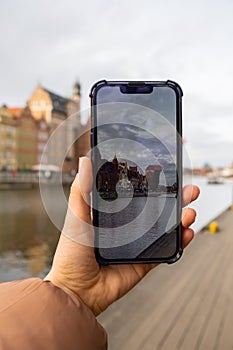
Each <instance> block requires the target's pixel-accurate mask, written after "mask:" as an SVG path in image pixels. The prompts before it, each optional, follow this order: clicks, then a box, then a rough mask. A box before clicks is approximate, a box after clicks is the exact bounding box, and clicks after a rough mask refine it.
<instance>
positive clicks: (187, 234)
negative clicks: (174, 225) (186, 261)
mask: <svg viewBox="0 0 233 350" xmlns="http://www.w3.org/2000/svg"><path fill="white" fill-rule="evenodd" d="M193 237H194V231H193V230H192V229H191V228H184V229H183V231H182V247H183V249H184V248H185V247H187V245H188V244H189V243H190V242H191V241H192V239H193Z"/></svg>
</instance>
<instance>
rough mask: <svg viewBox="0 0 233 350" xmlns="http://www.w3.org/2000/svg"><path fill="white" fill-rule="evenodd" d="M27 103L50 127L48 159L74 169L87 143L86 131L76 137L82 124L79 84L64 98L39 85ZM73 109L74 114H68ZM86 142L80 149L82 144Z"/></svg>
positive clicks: (63, 166)
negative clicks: (71, 93)
mask: <svg viewBox="0 0 233 350" xmlns="http://www.w3.org/2000/svg"><path fill="white" fill-rule="evenodd" d="M28 107H29V108H30V110H31V113H32V115H33V117H34V118H35V120H37V121H39V120H42V119H43V120H44V122H46V123H47V125H48V130H49V136H50V138H49V147H48V163H49V164H51V165H57V166H59V167H60V168H63V170H65V171H71V170H72V169H77V161H78V158H79V156H81V155H84V154H85V152H86V148H87V147H89V143H88V142H87V141H86V139H87V138H88V140H89V133H88V132H87V133H86V135H84V137H82V142H81V141H80V140H78V138H79V135H80V134H81V133H82V132H83V129H84V127H83V126H82V124H81V122H80V117H79V114H78V113H79V111H80V86H79V84H78V83H76V84H75V86H74V91H73V95H72V97H71V98H65V97H62V96H60V95H58V94H55V93H54V92H52V91H50V90H48V89H46V88H44V87H42V86H38V87H37V88H36V90H35V91H34V92H33V94H32V95H31V97H30V98H29V101H28ZM75 113H76V116H75V118H69V117H70V116H71V115H74V114H75ZM55 130H56V132H55ZM84 144H85V147H84V148H83V149H82V147H81V146H83V145H84Z"/></svg>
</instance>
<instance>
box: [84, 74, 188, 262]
mask: <svg viewBox="0 0 233 350" xmlns="http://www.w3.org/2000/svg"><path fill="white" fill-rule="evenodd" d="M118 85H126V86H150V85H153V86H155V87H156V86H158V87H159V86H167V87H170V88H172V89H173V90H174V91H175V94H176V116H177V118H176V124H177V132H178V134H179V135H180V139H181V138H182V96H183V91H182V89H181V87H180V86H179V84H177V83H176V82H174V81H171V80H167V81H107V80H100V81H98V82H96V83H95V84H94V85H93V86H92V88H91V91H90V94H89V96H90V99H91V123H92V124H91V125H92V126H91V135H90V143H91V148H93V147H95V146H96V145H97V142H96V140H97V135H96V133H97V130H96V129H97V128H96V127H95V118H96V114H95V113H96V109H95V107H94V106H95V105H96V96H97V93H98V90H99V89H100V88H101V87H103V86H118ZM177 148H178V150H177V164H178V171H179V176H178V178H179V185H178V188H179V190H178V201H179V203H180V206H179V208H178V210H179V212H180V217H181V209H182V208H181V207H182V204H181V203H182V144H181V142H178V144H177ZM93 161H94V159H93V153H92V162H93ZM92 214H93V224H94V227H95V239H96V242H97V241H98V230H97V229H96V226H95V225H97V226H98V211H97V210H95V209H92ZM176 230H177V236H176V237H177V251H176V252H175V254H174V255H173V256H170V257H168V258H164V257H161V258H158V257H157V258H147V259H114V260H113V259H106V258H103V257H102V256H101V254H100V251H99V248H95V256H96V260H97V261H98V263H99V264H101V265H109V264H135V263H136V264H137V263H138V264H142V263H145V264H146V263H168V264H173V263H175V262H176V261H178V260H179V259H180V258H181V256H182V253H183V249H182V225H181V223H180V224H179V225H178V226H177V228H176Z"/></svg>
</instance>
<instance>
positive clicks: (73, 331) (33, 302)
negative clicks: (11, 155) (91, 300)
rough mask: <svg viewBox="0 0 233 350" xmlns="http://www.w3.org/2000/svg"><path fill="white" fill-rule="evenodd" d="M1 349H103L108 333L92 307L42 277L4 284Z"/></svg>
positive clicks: (0, 293) (0, 301)
mask: <svg viewBox="0 0 233 350" xmlns="http://www.w3.org/2000/svg"><path fill="white" fill-rule="evenodd" d="M0 349H1V350H8V349H9V350H16V349H17V350H21V349H22V350H39V349H40V350H42V349H48V350H55V349H56V350H60V349H61V350H66V349H67V350H75V349H80V350H97V349H98V350H102V349H107V335H106V332H105V330H104V328H103V327H102V326H101V325H100V324H99V323H98V322H97V321H96V318H95V316H94V315H93V313H92V312H91V310H89V309H88V307H87V306H86V305H85V304H84V303H83V302H82V301H81V300H79V299H78V298H76V297H75V296H73V295H70V294H67V293H65V292H64V291H63V290H62V289H60V288H58V287H56V286H54V285H53V284H52V283H51V282H48V281H43V280H41V279H39V278H30V279H26V280H22V281H13V282H6V283H0Z"/></svg>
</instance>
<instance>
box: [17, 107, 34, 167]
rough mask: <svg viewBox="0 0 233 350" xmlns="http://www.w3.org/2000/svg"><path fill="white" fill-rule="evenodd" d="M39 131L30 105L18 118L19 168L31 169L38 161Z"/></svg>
mask: <svg viewBox="0 0 233 350" xmlns="http://www.w3.org/2000/svg"><path fill="white" fill-rule="evenodd" d="M37 133H38V128H37V124H36V121H35V119H34V118H33V116H32V114H31V111H30V109H29V108H28V107H26V108H23V109H22V110H21V111H20V113H19V115H18V118H17V168H18V169H19V170H29V169H31V167H32V166H33V165H35V164H36V163H37Z"/></svg>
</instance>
